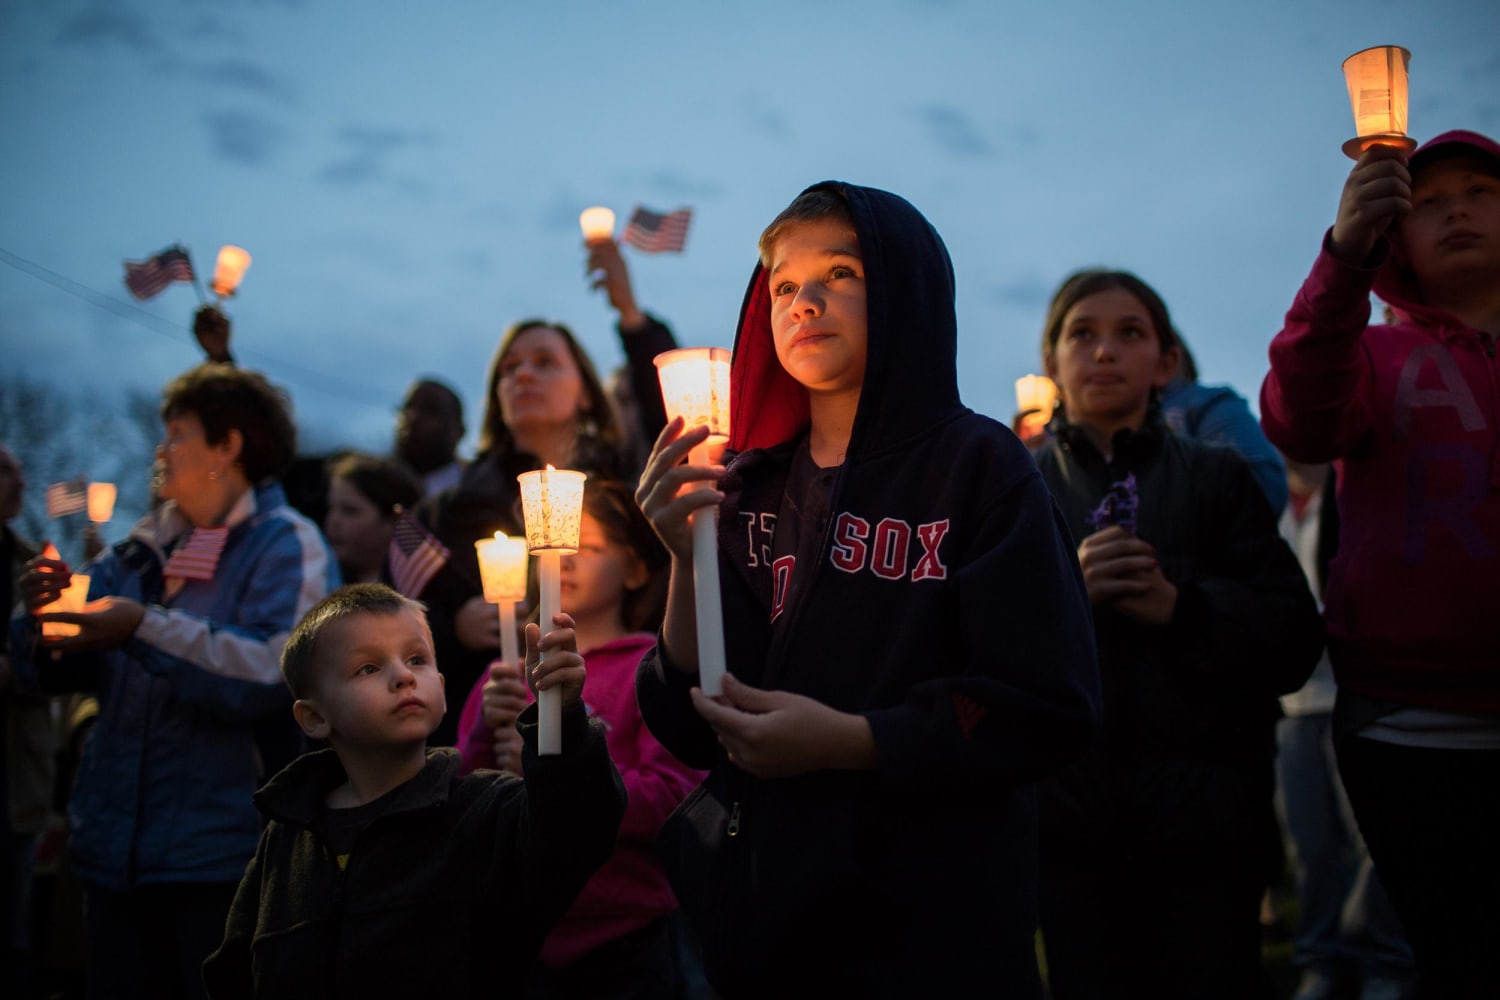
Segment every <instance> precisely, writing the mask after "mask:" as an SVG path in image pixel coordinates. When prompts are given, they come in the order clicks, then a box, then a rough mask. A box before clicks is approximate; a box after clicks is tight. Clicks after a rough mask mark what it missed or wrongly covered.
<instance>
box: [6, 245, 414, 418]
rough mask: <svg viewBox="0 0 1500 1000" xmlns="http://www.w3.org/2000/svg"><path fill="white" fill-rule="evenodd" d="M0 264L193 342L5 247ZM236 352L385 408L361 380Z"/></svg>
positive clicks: (308, 384)
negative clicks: (354, 380) (376, 400)
mask: <svg viewBox="0 0 1500 1000" xmlns="http://www.w3.org/2000/svg"><path fill="white" fill-rule="evenodd" d="M0 263H4V264H9V265H10V266H11V267H13V268H15V269H16V270H18V271H22V272H24V273H26V274H29V275H31V276H32V277H33V278H36V279H37V280H38V281H41V282H44V283H46V284H49V285H51V286H52V287H54V288H56V289H58V290H60V291H63V292H66V293H67V294H69V295H71V296H73V297H74V298H77V299H81V300H83V301H84V302H87V303H88V304H89V305H91V306H94V307H95V308H98V309H103V310H104V311H105V312H108V313H112V314H114V315H115V316H117V317H119V318H120V319H123V320H126V321H128V322H131V323H134V324H135V325H137V326H139V327H142V328H144V329H147V330H150V331H151V332H152V333H156V334H160V335H162V336H165V337H168V338H170V339H172V340H176V341H178V342H181V340H182V334H184V333H186V334H187V340H188V343H190V344H194V345H196V340H195V338H194V337H193V332H192V329H191V328H190V327H183V326H179V325H178V324H176V323H173V322H172V321H171V320H166V319H163V318H161V317H160V316H157V315H156V314H155V313H151V312H147V311H146V310H145V309H142V308H140V307H139V306H136V305H132V304H131V303H129V302H122V301H121V300H119V299H116V298H111V297H110V296H108V295H105V294H104V293H103V292H99V291H95V290H94V289H92V288H89V287H88V286H87V285H83V284H80V283H79V282H76V281H74V280H73V279H72V278H69V277H67V276H66V275H62V274H58V273H57V272H56V271H53V270H51V269H49V268H46V267H43V266H42V265H41V264H38V263H36V262H35V261H31V260H27V259H26V258H25V257H22V256H20V255H19V254H15V253H12V252H11V251H9V250H7V249H5V248H4V247H0ZM235 351H236V352H238V353H240V354H241V355H243V356H244V357H246V358H248V359H251V360H254V361H255V362H256V363H257V364H258V365H259V366H260V367H261V368H262V370H267V371H275V372H278V373H280V372H282V371H286V372H290V373H292V374H293V375H300V376H301V377H300V379H299V378H291V377H289V378H288V379H287V381H290V382H293V383H294V384H297V385H299V386H302V387H303V388H310V389H312V390H314V391H316V392H321V393H324V394H326V395H329V396H334V397H337V398H340V399H345V400H350V401H353V402H356V403H361V404H363V405H365V406H381V407H382V408H386V407H384V405H383V404H379V403H371V402H370V398H371V396H377V397H380V398H384V397H386V396H388V395H389V393H388V391H387V390H384V389H376V388H374V387H372V386H368V385H364V384H363V383H359V382H351V381H349V380H348V379H342V378H339V377H337V376H334V375H329V374H327V373H325V372H319V371H314V370H313V369H311V368H307V367H304V366H303V365H299V364H297V363H296V362H292V361H285V360H282V359H280V358H275V357H271V356H270V355H267V354H265V353H264V352H262V351H258V350H246V349H243V348H240V347H236V348H235ZM320 383H321V384H320Z"/></svg>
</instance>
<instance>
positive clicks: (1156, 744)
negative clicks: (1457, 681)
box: [1037, 417, 1323, 998]
mask: <svg viewBox="0 0 1500 1000" xmlns="http://www.w3.org/2000/svg"><path fill="white" fill-rule="evenodd" d="M1113 452H1114V456H1113V460H1112V461H1106V460H1105V458H1104V456H1102V455H1101V454H1100V453H1099V451H1098V450H1097V449H1096V448H1095V447H1094V446H1093V445H1092V443H1090V441H1089V439H1088V438H1087V436H1086V435H1085V433H1084V432H1083V431H1082V429H1080V428H1077V427H1071V426H1067V425H1064V426H1063V427H1062V428H1061V430H1060V432H1059V435H1058V438H1057V440H1055V441H1054V442H1052V443H1051V444H1049V445H1047V446H1046V447H1045V448H1044V449H1042V450H1041V451H1040V452H1039V453H1038V454H1037V464H1038V467H1039V468H1040V469H1041V472H1042V477H1043V478H1044V479H1045V480H1046V481H1047V484H1048V485H1049V486H1050V487H1051V488H1052V492H1053V495H1054V496H1055V497H1056V498H1057V502H1058V505H1059V506H1060V507H1061V508H1062V511H1063V516H1064V518H1065V519H1066V522H1067V524H1068V527H1069V528H1070V529H1071V530H1072V532H1073V540H1074V542H1075V544H1076V543H1078V542H1081V541H1082V540H1083V539H1084V538H1086V537H1087V536H1089V535H1091V534H1093V533H1094V532H1095V530H1097V529H1095V528H1094V527H1093V526H1091V524H1090V521H1089V517H1090V513H1091V512H1092V511H1094V509H1095V508H1096V505H1098V504H1099V502H1100V500H1101V498H1103V497H1104V496H1105V495H1106V494H1107V493H1109V492H1110V491H1111V488H1112V487H1113V486H1114V485H1115V484H1117V483H1119V482H1120V481H1122V480H1125V479H1127V477H1129V476H1131V475H1133V476H1134V479H1135V484H1136V491H1137V496H1138V505H1137V507H1136V510H1135V518H1136V522H1135V523H1136V529H1135V533H1136V535H1137V536H1138V537H1139V538H1141V539H1143V540H1145V541H1147V542H1149V543H1150V544H1151V545H1152V546H1154V547H1155V549H1156V556H1157V558H1158V559H1159V560H1160V563H1161V571H1162V573H1163V575H1165V576H1166V578H1167V579H1168V580H1169V581H1171V582H1172V583H1173V584H1174V585H1175V586H1176V587H1177V588H1178V596H1177V605H1176V609H1175V611H1174V613H1173V616H1172V620H1171V621H1170V622H1169V623H1168V624H1167V625H1164V626H1158V625H1149V624H1145V623H1142V622H1139V621H1136V620H1135V619H1133V618H1130V617H1129V616H1127V615H1125V614H1124V613H1122V612H1120V611H1119V610H1117V609H1116V608H1115V607H1113V606H1112V605H1110V604H1103V605H1100V606H1097V607H1095V608H1094V628H1095V633H1096V636H1097V642H1098V652H1099V668H1100V673H1101V676H1102V679H1103V684H1104V739H1103V741H1102V743H1101V744H1100V745H1099V746H1098V747H1097V748H1096V749H1095V751H1094V752H1092V753H1090V754H1089V755H1088V756H1087V757H1085V758H1084V759H1083V760H1081V761H1079V762H1078V763H1077V764H1075V765H1073V766H1072V767H1070V768H1068V769H1066V770H1065V771H1063V772H1061V773H1060V774H1058V775H1057V776H1055V777H1054V778H1052V779H1049V780H1048V781H1046V782H1044V783H1043V784H1042V785H1041V788H1040V798H1041V816H1042V837H1043V852H1042V853H1043V858H1044V867H1043V876H1044V881H1043V884H1042V895H1043V900H1044V902H1043V926H1042V933H1043V939H1044V940H1045V942H1046V944H1047V950H1048V954H1049V963H1048V965H1049V968H1056V969H1058V970H1059V974H1060V975H1062V976H1063V977H1064V978H1063V980H1062V986H1061V989H1060V990H1059V989H1057V988H1056V987H1055V988H1054V992H1055V994H1056V995H1057V996H1058V997H1059V998H1065V997H1072V996H1084V997H1087V996H1096V995H1111V991H1115V992H1114V994H1113V995H1120V993H1119V991H1121V990H1124V989H1126V988H1127V987H1135V988H1144V987H1150V988H1151V989H1153V990H1156V991H1158V995H1162V996H1177V995H1181V996H1191V995H1207V994H1205V993H1195V992H1194V991H1193V990H1191V989H1189V990H1187V991H1186V992H1169V993H1160V992H1159V991H1161V990H1163V989H1167V988H1168V987H1169V984H1171V983H1172V982H1174V981H1175V980H1173V979H1172V978H1171V977H1157V976H1154V975H1153V977H1152V978H1151V979H1150V980H1147V981H1140V980H1132V979H1130V978H1129V977H1130V976H1132V975H1134V974H1137V973H1139V974H1146V973H1145V972H1144V971H1143V970H1142V969H1141V968H1139V967H1137V966H1136V965H1134V964H1124V965H1122V964H1112V963H1109V962H1106V961H1098V960H1095V959H1093V958H1090V959H1089V960H1088V965H1089V968H1086V969H1074V968H1072V962H1073V958H1072V957H1070V956H1075V955H1078V954H1080V953H1084V954H1086V953H1088V951H1089V949H1090V948H1091V947H1093V946H1094V945H1095V944H1100V945H1101V946H1102V943H1100V942H1098V941H1097V940H1096V938H1097V936H1098V935H1099V934H1100V933H1102V931H1101V929H1100V927H1099V926H1097V925H1096V922H1095V918H1096V917H1098V918H1101V919H1102V914H1103V913H1105V912H1107V913H1108V914H1110V915H1111V916H1113V917H1118V918H1119V919H1121V920H1122V921H1124V923H1126V924H1129V925H1131V927H1132V928H1134V930H1133V931H1131V933H1134V934H1136V935H1137V936H1138V937H1141V938H1149V939H1150V940H1151V941H1153V942H1154V943H1153V944H1151V945H1144V944H1143V945H1141V947H1142V948H1146V949H1147V950H1150V951H1152V952H1153V953H1158V954H1159V953H1161V952H1163V951H1169V952H1170V953H1171V954H1173V955H1178V956H1181V955H1184V954H1196V955H1199V956H1200V957H1202V956H1206V955H1210V954H1212V955H1221V956H1223V957H1224V962H1225V964H1221V965H1205V966H1203V969H1204V970H1205V972H1207V971H1211V970H1213V969H1215V968H1217V969H1218V973H1219V976H1220V978H1219V979H1218V980H1217V982H1218V984H1219V985H1218V986H1217V987H1215V989H1214V990H1211V991H1208V992H1209V993H1212V994H1213V995H1223V996H1230V995H1237V996H1238V995H1254V994H1252V993H1243V992H1242V993H1232V992H1222V991H1225V990H1231V991H1232V990H1246V989H1248V988H1250V987H1249V985H1248V984H1250V983H1253V982H1254V981H1255V980H1256V978H1257V977H1258V976H1259V971H1258V966H1259V950H1258V936H1257V925H1256V914H1257V902H1258V900H1259V899H1260V895H1261V891H1262V890H1263V888H1264V886H1265V871H1264V862H1263V854H1264V851H1263V850H1262V843H1263V841H1262V839H1261V838H1260V832H1261V830H1262V829H1263V823H1262V821H1263V819H1264V817H1265V816H1266V815H1268V812H1267V811H1268V809H1269V807H1270V801H1271V795H1272V788H1273V773H1272V762H1273V760H1274V754H1275V723H1276V719H1277V717H1278V715H1279V714H1280V710H1279V707H1278V704H1277V695H1279V694H1283V693H1286V692H1289V691H1294V690H1296V689H1297V688H1298V687H1300V686H1301V685H1302V683H1303V681H1305V680H1306V679H1307V677H1308V675H1309V674H1310V673H1311V672H1312V669H1313V667H1314V666H1315V665H1316V663H1317V661H1318V657H1319V655H1320V653H1321V651H1322V641H1323V632H1322V627H1321V623H1320V621H1319V618H1318V608H1317V604H1316V602H1315V601H1314V599H1313V596H1312V594H1311V592H1310V591H1309V590H1308V586H1307V580H1306V577H1305V576H1304V575H1303V573H1302V568H1301V566H1300V565H1299V564H1298V562H1297V559H1296V557H1295V556H1294V555H1293V554H1292V551H1291V549H1290V548H1289V547H1288V546H1287V544H1286V543H1285V542H1284V541H1283V540H1282V538H1281V536H1280V534H1279V532H1278V530H1277V526H1276V520H1275V518H1274V516H1273V515H1272V513H1271V508H1270V506H1269V505H1268V504H1267V502H1266V498H1265V495H1264V494H1263V493H1262V492H1261V491H1260V490H1259V489H1258V488H1257V487H1256V484H1255V480H1254V478H1253V477H1252V475H1251V473H1250V469H1249V467H1248V466H1247V465H1246V463H1245V461H1244V460H1243V459H1242V458H1241V457H1240V456H1239V455H1238V454H1237V453H1236V452H1234V451H1233V450H1232V449H1230V448H1228V447H1222V446H1213V445H1206V444H1202V443H1199V442H1196V441H1193V440H1190V439H1187V438H1182V437H1178V436H1177V435H1174V434H1170V433H1167V432H1166V431H1165V429H1164V428H1163V427H1162V426H1161V425H1160V424H1159V423H1158V422H1156V421H1155V419H1154V417H1153V418H1152V419H1151V420H1149V421H1148V423H1147V425H1146V426H1145V427H1144V428H1143V429H1142V430H1141V431H1139V432H1131V431H1121V432H1120V433H1118V434H1116V435H1115V438H1114V441H1113ZM1206 858H1215V859H1216V863H1217V864H1218V865H1219V866H1221V867H1222V870H1221V871H1220V872H1219V873H1218V874H1217V875H1216V876H1215V881H1214V882H1213V883H1211V884H1213V885H1216V886H1219V887H1220V888H1221V889H1223V891H1224V892H1225V893H1226V895H1225V897H1224V900H1223V902H1228V901H1230V900H1233V901H1234V902H1235V903H1236V904H1238V906H1239V908H1238V909H1235V908H1234V907H1227V908H1226V907H1225V906H1215V907H1213V908H1210V909H1206V910H1203V911H1202V912H1201V913H1199V911H1198V910H1196V909H1195V910H1194V911H1193V913H1194V914H1195V915H1196V917H1197V920H1196V923H1195V924H1194V927H1195V939H1200V945H1198V946H1195V947H1194V948H1193V949H1192V950H1190V951H1184V950H1183V948H1180V947H1179V945H1178V939H1177V938H1175V937H1170V938H1169V937H1168V935H1169V934H1170V933H1175V932H1174V931H1172V928H1173V927H1174V926H1176V925H1175V924H1174V923H1162V922H1153V921H1151V920H1150V919H1149V918H1141V917H1132V916H1131V915H1130V914H1131V911H1132V909H1133V908H1135V907H1137V906H1138V905H1140V900H1141V897H1142V895H1145V896H1151V895H1153V894H1155V893H1158V892H1165V893H1167V895H1168V897H1171V896H1173V895H1174V894H1178V895H1182V896H1183V898H1184V899H1185V898H1187V897H1188V896H1192V895H1194V894H1196V893H1198V892H1200V891H1201V890H1202V889H1203V888H1204V886H1205V885H1207V884H1210V883H1206V882H1205V881H1204V880H1205V878H1206V877H1207V876H1206V875H1205V872H1204V870H1203V869H1204V868H1205V864H1204V863H1203V862H1204V859H1206ZM1147 859H1150V863H1149V864H1147V863H1146V862H1147ZM1101 868H1106V869H1113V871H1114V874H1113V875H1112V876H1111V878H1110V880H1109V882H1108V884H1109V885H1110V886H1113V888H1114V889H1115V890H1118V891H1120V892H1122V893H1127V894H1126V895H1124V896H1123V897H1118V898H1115V897H1112V898H1111V900H1110V902H1109V905H1108V907H1107V909H1106V910H1104V911H1100V912H1098V913H1091V912H1088V911H1092V910H1093V909H1094V904H1092V903H1089V902H1082V901H1080V900H1079V899H1078V898H1077V897H1076V896H1075V895H1073V891H1074V889H1075V888H1076V886H1077V885H1078V884H1080V883H1088V884H1092V885H1094V886H1095V889H1094V890H1093V891H1094V892H1095V893H1098V894H1102V895H1110V893H1109V890H1108V889H1106V888H1105V885H1104V884H1102V883H1099V882H1098V880H1096V879H1091V878H1089V877H1087V875H1086V874H1085V873H1088V872H1095V871H1098V870H1099V869H1101ZM1159 884H1161V885H1166V886H1167V888H1165V889H1162V888H1160V886H1159ZM1231 889H1233V890H1235V891H1233V892H1231V891H1230V890H1231ZM1100 905H1103V904H1102V903H1101V904H1100ZM1049 919H1050V920H1051V921H1052V923H1050V924H1049V922H1048V921H1049ZM1127 930H1129V928H1122V929H1121V933H1122V934H1124V933H1126V931H1127ZM1080 938H1081V940H1080ZM1209 941H1212V942H1213V946H1212V947H1209V945H1208V942H1209ZM1230 956H1234V957H1235V964H1228V963H1229V958H1230ZM1184 968H1186V966H1185V967H1184ZM1133 969H1134V970H1135V972H1132V970H1133ZM1070 975H1073V976H1076V977H1078V978H1077V980H1076V981H1077V982H1078V983H1079V989H1078V990H1077V991H1076V992H1074V991H1069V990H1068V989H1067V985H1066V983H1067V977H1068V976H1070ZM1096 978H1097V979H1098V981H1097V982H1096V981H1095V979H1096ZM1183 982H1184V983H1185V982H1186V980H1184V981H1183ZM1101 988H1102V990H1103V992H1100V989H1101ZM1171 988H1172V989H1174V990H1175V989H1176V988H1177V987H1176V986H1172V987H1171Z"/></svg>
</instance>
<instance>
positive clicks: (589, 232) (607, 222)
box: [578, 205, 615, 243]
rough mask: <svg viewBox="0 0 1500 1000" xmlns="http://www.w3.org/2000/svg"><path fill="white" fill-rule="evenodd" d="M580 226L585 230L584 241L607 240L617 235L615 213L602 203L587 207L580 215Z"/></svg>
mask: <svg viewBox="0 0 1500 1000" xmlns="http://www.w3.org/2000/svg"><path fill="white" fill-rule="evenodd" d="M578 227H579V228H580V229H582V230H583V242H585V243H593V242H594V241H595V240H607V239H609V238H611V237H612V236H614V235H615V213H614V212H613V211H612V210H610V209H608V208H604V207H603V206H600V205H595V206H594V207H593V208H585V209H584V210H583V214H581V215H579V216H578Z"/></svg>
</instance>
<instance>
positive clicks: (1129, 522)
mask: <svg viewBox="0 0 1500 1000" xmlns="http://www.w3.org/2000/svg"><path fill="white" fill-rule="evenodd" d="M1140 505H1141V495H1140V492H1139V490H1137V488H1136V484H1135V473H1134V472H1132V473H1131V474H1130V475H1128V476H1126V477H1125V478H1124V479H1121V480H1119V481H1117V482H1113V483H1110V484H1109V489H1107V490H1106V491H1105V492H1104V499H1102V500H1100V501H1099V506H1097V507H1095V508H1094V509H1093V511H1091V512H1090V513H1089V516H1088V522H1089V527H1090V528H1092V529H1093V530H1094V531H1103V530H1104V529H1105V528H1108V527H1112V526H1114V525H1119V526H1120V527H1121V528H1124V529H1125V530H1126V531H1128V532H1130V533H1131V534H1132V535H1133V534H1135V518H1136V512H1137V510H1139V508H1140Z"/></svg>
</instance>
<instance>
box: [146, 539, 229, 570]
mask: <svg viewBox="0 0 1500 1000" xmlns="http://www.w3.org/2000/svg"><path fill="white" fill-rule="evenodd" d="M228 538H229V529H228V528H193V529H192V530H191V531H189V532H188V535H187V538H185V539H183V540H182V541H181V542H179V543H178V545H177V548H176V549H175V550H174V551H173V552H172V555H171V557H170V558H169V559H168V560H167V565H166V568H165V569H164V570H162V573H163V575H165V576H167V577H177V578H178V579H180V580H212V579H213V578H214V570H215V569H217V568H218V565H219V553H221V552H223V551H224V542H225V541H226V540H227V539H228Z"/></svg>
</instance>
